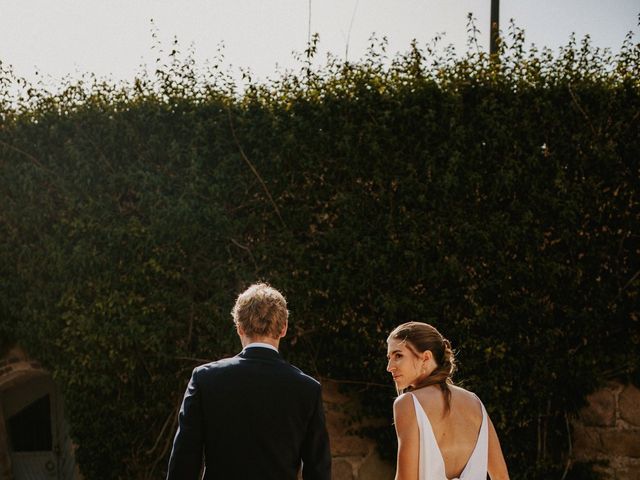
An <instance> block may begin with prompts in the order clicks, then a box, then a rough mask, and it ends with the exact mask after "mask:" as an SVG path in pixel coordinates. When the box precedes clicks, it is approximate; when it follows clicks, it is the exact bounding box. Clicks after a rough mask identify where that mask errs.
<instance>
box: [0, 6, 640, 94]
mask: <svg viewBox="0 0 640 480" xmlns="http://www.w3.org/2000/svg"><path fill="white" fill-rule="evenodd" d="M490 5H491V0H173V1H168V0H0V61H1V62H2V63H3V65H4V66H5V67H6V66H7V65H11V66H12V69H13V71H14V72H15V73H16V74H17V75H18V76H20V77H24V78H26V79H27V80H29V81H32V82H35V81H37V80H38V79H44V81H45V82H46V83H55V82H56V81H58V79H60V78H62V77H63V76H65V75H71V76H72V77H77V76H80V75H81V74H82V73H93V74H95V75H96V76H98V77H100V78H102V77H106V78H111V79H113V80H116V81H119V80H132V79H133V78H134V77H135V75H136V73H138V72H140V71H141V65H146V66H147V67H153V66H154V65H155V58H156V57H157V56H158V48H157V45H158V42H159V45H160V46H161V47H162V49H163V50H164V51H165V53H166V51H170V50H171V48H172V47H171V44H172V42H173V40H174V38H175V39H177V41H178V46H179V50H182V51H186V50H188V49H192V50H193V55H194V58H195V59H196V60H197V62H198V64H199V65H206V64H207V62H208V63H215V62H216V60H215V59H216V58H218V57H219V55H220V53H219V52H220V51H221V52H222V54H223V55H224V60H223V62H222V65H224V66H225V67H226V70H227V71H230V72H232V73H233V74H234V75H235V74H239V72H240V69H241V68H244V69H248V70H250V71H251V72H252V75H253V77H254V79H266V78H268V77H275V76H277V71H278V69H279V70H280V71H281V70H284V69H297V67H298V68H299V66H300V64H299V63H298V62H297V61H296V60H295V58H294V54H293V52H303V51H304V50H305V48H306V45H307V41H308V39H309V35H310V33H318V34H319V36H320V43H319V48H318V56H317V58H318V59H319V61H324V58H325V57H326V54H327V52H331V53H332V54H334V55H336V56H337V57H338V58H341V59H345V58H346V59H348V60H350V61H357V60H358V59H359V58H362V56H363V55H364V52H365V51H366V48H367V46H368V45H369V43H370V41H369V39H370V38H371V36H372V34H375V35H376V36H377V37H378V38H382V37H383V36H386V37H387V39H388V48H387V51H388V53H389V54H390V55H393V54H394V53H396V52H406V51H407V50H408V49H409V45H410V42H411V40H412V39H416V40H417V42H418V45H426V44H427V43H429V42H430V41H431V40H432V39H433V38H434V37H435V36H436V35H438V34H444V36H443V40H442V44H443V45H446V44H453V45H454V46H455V47H456V50H457V51H459V52H461V53H462V52H464V50H465V48H466V47H465V45H466V38H467V33H466V29H467V14H468V13H469V12H471V13H472V14H473V16H474V17H475V18H476V26H477V27H478V28H479V29H480V31H481V35H480V37H479V40H480V45H481V46H482V47H484V48H486V49H487V50H488V44H489V33H488V31H489V22H490ZM639 13H640V0H608V1H603V0H501V1H500V28H501V30H503V31H504V30H506V29H507V28H508V25H509V20H510V19H513V20H514V22H515V24H516V25H517V26H518V27H520V28H523V29H524V30H525V35H526V36H525V38H526V43H527V44H531V43H535V44H536V45H537V46H538V47H542V46H547V47H549V48H551V49H552V50H554V51H557V49H558V48H559V47H560V46H562V45H565V44H566V43H567V42H568V40H569V36H570V34H571V33H572V32H573V33H575V34H576V37H577V38H578V39H580V38H582V37H583V36H584V35H586V34H589V35H590V36H591V39H592V42H593V44H594V45H596V46H598V47H609V48H611V49H612V50H613V51H614V52H615V51H617V50H619V48H620V46H621V45H622V42H623V40H624V37H625V35H626V33H627V32H628V31H630V30H631V31H634V32H635V34H636V36H635V37H634V38H635V41H636V42H638V41H640V38H639V37H640V28H639V27H638V14H639ZM153 35H155V37H156V40H154V37H153ZM154 44H155V45H156V48H154V47H153V46H154Z"/></svg>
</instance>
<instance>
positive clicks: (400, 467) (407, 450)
mask: <svg viewBox="0 0 640 480" xmlns="http://www.w3.org/2000/svg"><path fill="white" fill-rule="evenodd" d="M393 419H394V423H395V425H396V435H397V436H398V463H397V468H396V479H395V480H417V478H418V462H419V459H420V433H419V431H418V422H417V419H416V411H415V407H414V406H413V398H411V394H404V395H401V396H399V397H398V398H396V401H395V402H393Z"/></svg>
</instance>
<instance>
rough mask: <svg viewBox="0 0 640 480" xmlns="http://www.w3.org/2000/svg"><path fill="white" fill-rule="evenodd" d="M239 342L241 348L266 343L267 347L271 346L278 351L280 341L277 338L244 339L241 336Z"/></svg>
mask: <svg viewBox="0 0 640 480" xmlns="http://www.w3.org/2000/svg"><path fill="white" fill-rule="evenodd" d="M240 342H241V343H242V348H245V347H247V346H248V345H250V344H252V343H266V344H267V345H271V346H272V347H274V348H275V349H276V350H278V349H279V348H280V339H279V338H277V339H276V338H271V337H255V338H251V337H245V336H241V337H240Z"/></svg>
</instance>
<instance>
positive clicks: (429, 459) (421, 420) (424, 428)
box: [411, 395, 489, 480]
mask: <svg viewBox="0 0 640 480" xmlns="http://www.w3.org/2000/svg"><path fill="white" fill-rule="evenodd" d="M411 397H412V398H413V404H414V407H415V409H416V417H417V418H418V428H419V429H420V470H419V475H418V479H419V480H486V479H487V462H488V459H489V429H488V426H487V423H488V420H487V411H486V410H485V409H484V405H482V402H480V406H481V407H482V425H481V426H480V433H478V440H477V441H476V446H475V448H474V449H473V452H472V453H471V456H470V457H469V460H468V461H467V464H466V465H465V467H464V470H462V473H461V474H460V476H459V477H455V478H454V479H448V478H447V475H446V473H445V468H444V460H443V458H442V453H440V448H439V447H438V442H437V441H436V437H435V435H434V434H433V429H432V428H431V422H429V417H427V414H426V413H425V411H424V409H423V408H422V405H420V403H419V402H418V399H417V398H416V397H415V395H411Z"/></svg>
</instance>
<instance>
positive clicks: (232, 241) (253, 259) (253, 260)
mask: <svg viewBox="0 0 640 480" xmlns="http://www.w3.org/2000/svg"><path fill="white" fill-rule="evenodd" d="M229 240H231V243H233V244H234V245H235V246H236V247H238V248H241V249H242V250H245V251H246V252H247V253H248V254H249V256H250V257H251V261H252V262H253V268H254V269H255V272H256V273H258V263H257V262H256V259H255V257H254V256H253V252H251V249H250V248H249V247H247V246H246V245H242V244H241V243H238V242H236V241H235V240H234V239H233V238H229Z"/></svg>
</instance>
